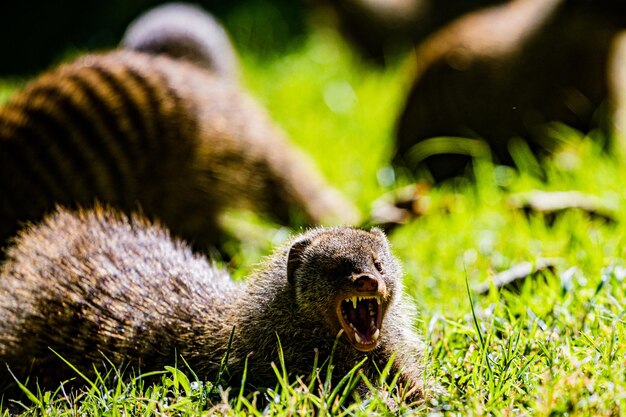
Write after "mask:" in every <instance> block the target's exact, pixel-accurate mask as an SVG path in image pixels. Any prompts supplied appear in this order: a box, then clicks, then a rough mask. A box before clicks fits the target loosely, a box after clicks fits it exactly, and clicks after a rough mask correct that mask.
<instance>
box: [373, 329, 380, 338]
mask: <svg viewBox="0 0 626 417" xmlns="http://www.w3.org/2000/svg"><path fill="white" fill-rule="evenodd" d="M378 336H380V329H376V331H375V332H374V334H373V335H372V340H378Z"/></svg>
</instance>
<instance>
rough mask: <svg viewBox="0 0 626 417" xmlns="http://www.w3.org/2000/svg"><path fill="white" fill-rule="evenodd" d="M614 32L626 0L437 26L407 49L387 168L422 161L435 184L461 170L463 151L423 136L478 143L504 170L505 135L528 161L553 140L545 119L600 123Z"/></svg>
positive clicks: (515, 10)
mask: <svg viewBox="0 0 626 417" xmlns="http://www.w3.org/2000/svg"><path fill="white" fill-rule="evenodd" d="M624 27H626V3H624V2H622V1H617V0H598V1H589V0H512V1H509V2H507V3H506V4H503V5H499V6H494V7H491V8H487V9H483V10H481V11H478V12H475V13H472V14H470V15H467V16H465V17H463V18H461V19H459V20H457V21H455V22H453V23H451V24H450V25H448V26H446V27H444V28H443V29H442V30H441V31H439V32H438V33H436V34H435V35H433V36H432V37H431V38H429V39H428V40H427V41H425V42H424V44H423V45H422V46H421V47H420V48H418V50H417V52H416V55H415V60H416V65H417V67H418V70H417V72H416V74H415V82H414V84H413V87H412V90H411V92H410V94H409V95H408V99H407V101H406V105H405V108H404V111H403V113H402V115H401V117H400V119H399V122H398V128H397V129H398V130H397V138H396V148H397V150H396V156H395V162H396V164H398V165H405V166H408V167H409V168H411V169H414V168H415V167H416V166H417V165H418V164H420V163H424V162H425V164H426V166H427V167H428V169H430V171H431V172H432V174H433V176H434V177H435V179H436V180H441V179H445V178H448V177H451V176H454V175H457V174H459V173H462V171H463V167H464V166H465V164H466V162H467V161H468V159H469V158H468V155H467V154H468V153H469V154H471V153H472V152H468V149H472V146H466V145H469V144H470V143H469V142H464V145H460V144H461V142H455V141H449V140H441V141H439V142H438V143H435V142H434V141H430V142H424V141H426V140H427V139H430V138H433V137H464V138H479V139H482V140H484V141H485V142H486V143H487V144H488V145H489V146H490V148H491V151H492V153H493V155H494V156H495V158H496V161H497V162H499V163H505V164H511V163H512V162H513V160H512V156H511V154H510V151H509V146H510V139H512V138H514V137H519V138H521V139H523V140H525V141H526V143H527V144H528V146H529V147H530V149H531V150H532V151H533V152H535V153H536V154H537V155H541V154H544V153H546V152H549V151H551V150H552V149H553V148H554V147H555V146H556V145H557V144H558V139H557V138H555V137H554V133H553V131H551V130H550V124H551V123H552V122H561V123H564V124H566V125H568V126H570V127H573V128H575V129H578V130H581V131H584V132H587V131H589V130H590V129H592V128H594V127H605V126H603V125H604V121H603V118H602V117H601V116H602V112H598V108H599V107H601V105H603V103H605V100H607V97H608V96H609V93H610V91H609V73H608V61H609V57H610V52H611V48H612V42H613V40H614V38H615V35H616V34H617V33H618V32H619V31H620V30H621V29H622V28H624ZM609 104H610V103H609ZM608 107H610V105H609V106H608ZM604 110H605V115H606V113H610V112H611V110H610V109H606V108H605V109H604ZM457 143H458V144H457ZM465 148H467V149H465ZM477 149H481V148H477ZM433 154H434V155H437V156H431V155H433Z"/></svg>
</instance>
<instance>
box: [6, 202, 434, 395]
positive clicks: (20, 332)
mask: <svg viewBox="0 0 626 417" xmlns="http://www.w3.org/2000/svg"><path fill="white" fill-rule="evenodd" d="M294 248H297V250H296V249H294ZM375 260H376V261H375ZM375 262H378V265H379V266H378V267H376V268H375V267H374V265H373V264H374V263H375ZM376 269H378V271H380V272H376ZM290 273H291V274H292V275H290V278H288V274H290ZM364 275H367V276H370V277H377V278H376V279H377V281H376V282H378V283H379V284H378V285H379V286H380V287H378V286H377V288H378V290H380V291H378V292H377V294H379V297H380V299H381V303H382V307H381V308H382V312H381V313H380V314H381V315H382V316H381V321H380V323H381V324H380V338H379V342H378V344H377V345H376V347H375V348H374V349H373V350H370V351H369V352H362V351H358V350H356V349H355V348H354V347H353V345H352V344H351V343H350V342H349V339H348V338H347V337H341V338H339V340H337V341H336V339H337V335H338V334H341V333H338V332H339V330H340V329H341V325H340V324H339V322H338V319H337V305H338V303H341V302H343V300H344V298H345V297H346V296H348V295H352V294H363V292H359V291H362V289H361V290H359V288H360V287H359V285H358V284H359V282H358V278H359V277H363V276H364ZM372 279H373V278H372ZM414 320H415V318H414V306H413V305H412V304H411V303H409V302H408V301H407V300H406V299H405V297H404V296H403V294H402V285H401V270H400V266H399V264H398V262H397V260H396V259H395V258H394V256H393V255H392V254H391V252H390V248H389V242H388V241H387V238H386V237H385V236H384V234H383V233H382V232H380V231H378V230H373V231H371V232H369V231H364V230H358V229H352V228H341V227H337V228H316V229H312V230H309V231H307V232H305V233H303V234H301V235H298V236H296V237H294V238H293V239H292V240H291V241H290V242H289V243H287V244H286V245H285V246H283V247H281V248H278V249H277V250H276V251H275V252H274V254H272V255H271V256H270V257H268V259H267V260H266V261H265V262H264V263H263V265H261V266H260V267H259V269H258V270H257V271H256V272H253V273H252V275H251V276H250V277H249V278H248V279H247V280H246V283H240V284H236V283H234V282H233V281H232V280H231V279H230V278H229V276H228V274H227V273H226V272H224V271H221V270H219V269H217V268H216V267H215V266H213V265H212V264H211V263H210V262H207V260H206V259H205V258H204V257H202V256H199V255H194V254H193V253H192V252H191V251H190V249H189V247H188V246H187V245H186V244H185V243H184V242H180V241H176V240H173V239H171V238H170V236H169V233H168V231H167V230H166V229H163V228H162V227H159V226H158V225H151V224H150V223H149V222H147V221H146V220H145V219H143V218H141V217H138V216H133V217H131V218H127V217H125V216H123V215H120V214H119V213H115V212H112V211H109V210H103V209H100V208H97V209H96V210H88V211H80V212H68V211H67V210H60V211H59V212H56V213H54V214H53V215H51V216H47V217H46V218H45V219H44V220H43V221H42V222H40V223H39V224H37V225H35V226H32V227H30V228H28V229H25V230H23V231H22V232H21V233H20V236H19V238H18V240H17V241H16V245H15V246H13V247H11V248H10V249H9V250H8V251H7V260H6V261H5V262H4V263H3V264H2V266H1V267H0V393H4V394H5V398H14V395H17V394H19V390H16V389H15V386H13V387H10V386H7V385H10V384H11V383H12V382H13V378H11V377H10V376H9V375H8V374H7V368H6V367H5V365H8V366H9V368H10V369H11V371H12V372H13V373H14V375H15V376H16V377H17V378H18V380H20V381H21V382H24V381H26V379H27V377H30V379H29V381H30V383H31V384H34V382H35V381H37V382H38V384H39V386H40V387H41V388H44V389H56V388H57V387H58V386H59V383H60V381H64V380H67V379H69V378H72V377H75V376H76V373H75V371H74V370H72V369H71V368H70V367H69V366H66V365H65V364H64V363H62V361H61V359H59V358H58V357H57V356H56V355H55V354H54V353H53V351H54V352H57V353H58V354H60V355H61V356H62V357H63V358H64V359H66V360H67V361H69V362H70V363H71V364H72V365H73V366H74V367H75V368H76V369H78V370H79V371H80V372H82V373H84V374H85V375H87V376H89V377H91V378H93V374H94V365H95V366H96V367H97V369H99V370H100V371H103V368H109V369H110V368H111V366H113V367H115V368H116V369H127V370H128V372H127V373H126V376H129V374H130V370H133V371H135V372H136V373H139V372H149V371H158V370H162V369H163V367H164V366H165V365H170V364H173V363H175V362H176V361H177V360H178V363H179V365H180V364H181V363H182V361H181V360H180V359H178V358H180V357H182V358H184V359H185V362H186V363H187V364H189V366H190V367H191V369H192V370H193V371H194V372H195V373H196V374H197V375H198V376H199V377H200V378H202V379H203V380H204V379H205V378H206V380H209V381H214V380H215V377H216V374H217V372H218V369H219V368H220V364H221V361H222V358H223V357H224V354H225V352H226V350H227V347H228V345H229V343H228V342H229V337H230V335H231V333H232V332H233V328H234V336H233V339H232V345H231V346H230V348H231V350H230V351H229V356H228V373H227V374H225V375H224V377H226V376H227V375H230V376H231V378H232V380H231V381H230V383H231V384H233V385H234V386H236V385H237V384H240V383H241V381H242V376H243V374H244V371H245V370H246V368H247V380H246V382H247V383H248V384H250V386H251V387H253V389H258V388H261V387H272V386H275V384H276V374H275V372H274V369H272V364H273V363H276V364H278V363H279V352H278V341H279V340H280V342H281V344H282V355H283V358H284V363H285V365H286V367H287V369H288V371H289V372H290V374H291V375H292V378H295V376H296V375H308V374H310V373H311V371H312V370H313V364H314V360H315V357H316V355H318V358H317V359H319V364H326V363H327V362H326V361H327V360H328V359H329V358H330V357H331V355H332V356H333V358H334V359H333V365H334V370H333V374H332V384H333V386H335V385H336V384H337V383H338V382H339V380H340V379H341V378H342V377H343V376H344V375H345V374H346V373H347V372H348V371H350V370H351V369H352V368H353V367H354V366H355V365H356V364H357V363H359V362H361V361H363V359H365V358H367V360H366V361H365V362H364V363H363V365H362V367H361V370H362V372H363V373H364V375H366V376H367V377H368V378H369V380H370V381H371V383H372V384H373V385H374V386H378V384H379V381H380V376H379V372H380V371H382V370H383V369H385V367H386V366H387V365H388V364H390V361H392V360H394V358H395V360H394V362H393V365H392V367H391V369H390V375H391V377H395V376H396V374H398V381H397V382H398V385H402V386H403V387H404V388H405V389H406V390H407V391H409V394H408V395H407V397H406V399H407V401H423V400H424V396H425V388H426V387H425V385H427V386H428V388H429V389H437V384H435V383H434V382H433V381H432V380H430V379H429V378H427V377H426V376H425V375H424V360H423V351H424V343H423V341H422V340H421V338H420V337H419V335H417V334H416V333H415V331H414V330H413V323H414ZM105 358H106V359H108V361H110V362H107V361H106V360H105ZM183 368H184V367H183ZM321 368H322V369H320V372H322V373H324V372H325V369H326V365H324V366H322V367H321ZM103 373H104V372H103ZM320 378H321V380H324V378H325V377H324V376H323V375H322V376H320ZM292 380H293V379H292ZM75 382H76V384H78V385H79V386H80V385H81V384H84V381H83V380H82V379H77V380H76V381H75ZM357 390H358V391H359V392H360V393H361V394H364V395H369V393H368V386H366V385H365V384H364V383H363V382H359V384H358V386H357Z"/></svg>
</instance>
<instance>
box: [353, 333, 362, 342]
mask: <svg viewBox="0 0 626 417" xmlns="http://www.w3.org/2000/svg"><path fill="white" fill-rule="evenodd" d="M354 339H355V340H356V342H357V343H363V339H361V338H360V337H359V334H358V333H357V332H354Z"/></svg>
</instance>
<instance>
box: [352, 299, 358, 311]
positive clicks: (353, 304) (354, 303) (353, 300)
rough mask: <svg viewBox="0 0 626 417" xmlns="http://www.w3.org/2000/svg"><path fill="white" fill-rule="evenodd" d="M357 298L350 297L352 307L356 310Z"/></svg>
mask: <svg viewBox="0 0 626 417" xmlns="http://www.w3.org/2000/svg"><path fill="white" fill-rule="evenodd" d="M356 303H357V297H352V307H354V309H355V310H356Z"/></svg>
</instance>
